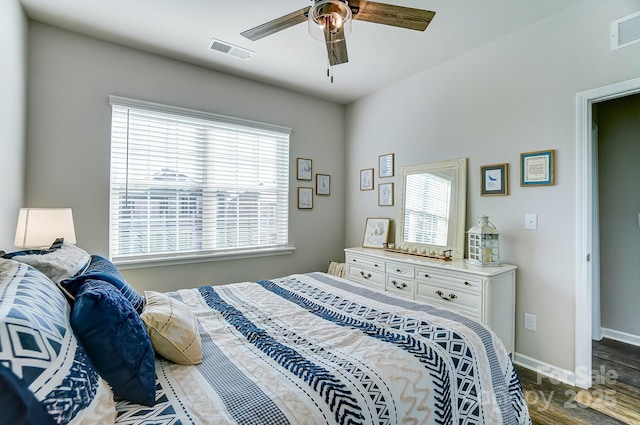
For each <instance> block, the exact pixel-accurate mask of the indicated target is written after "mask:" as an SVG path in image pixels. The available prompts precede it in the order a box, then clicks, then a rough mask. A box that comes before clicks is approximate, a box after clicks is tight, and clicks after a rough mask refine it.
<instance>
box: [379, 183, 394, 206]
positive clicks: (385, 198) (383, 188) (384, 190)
mask: <svg viewBox="0 0 640 425" xmlns="http://www.w3.org/2000/svg"><path fill="white" fill-rule="evenodd" d="M378 205H379V206H381V207H390V206H393V183H379V184H378Z"/></svg>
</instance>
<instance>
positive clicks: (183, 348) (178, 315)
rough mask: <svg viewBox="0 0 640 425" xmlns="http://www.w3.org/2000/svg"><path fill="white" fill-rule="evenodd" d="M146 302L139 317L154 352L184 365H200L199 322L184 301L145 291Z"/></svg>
mask: <svg viewBox="0 0 640 425" xmlns="http://www.w3.org/2000/svg"><path fill="white" fill-rule="evenodd" d="M144 297H145V298H146V300H147V302H146V305H145V308H144V311H143V312H142V314H141V315H140V318H142V321H143V322H144V324H145V326H146V327H147V330H148V331H149V337H150V338H151V343H152V344H153V349H154V350H155V352H156V353H158V354H160V355H161V356H162V357H164V358H165V359H167V360H171V361H172V362H174V363H178V364H184V365H195V364H199V363H202V342H201V340H200V334H199V333H198V319H197V318H196V315H195V313H194V312H193V311H191V310H190V309H189V307H187V306H186V305H185V304H184V303H183V302H181V301H179V300H177V299H175V298H171V297H170V296H168V295H166V294H163V293H160V292H155V291H145V293H144Z"/></svg>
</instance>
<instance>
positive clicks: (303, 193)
mask: <svg viewBox="0 0 640 425" xmlns="http://www.w3.org/2000/svg"><path fill="white" fill-rule="evenodd" d="M298 208H299V209H301V210H310V209H311V208H313V188H312V187H299V188H298Z"/></svg>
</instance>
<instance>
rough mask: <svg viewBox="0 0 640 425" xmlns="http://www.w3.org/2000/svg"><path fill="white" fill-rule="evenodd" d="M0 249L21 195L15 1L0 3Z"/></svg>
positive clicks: (19, 19) (9, 235)
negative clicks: (0, 178)
mask: <svg viewBox="0 0 640 425" xmlns="http://www.w3.org/2000/svg"><path fill="white" fill-rule="evenodd" d="M0 57H1V58H2V59H1V60H0V63H1V64H0V152H2V154H1V155H0V170H2V180H3V181H2V184H0V249H4V250H7V251H8V250H9V249H10V248H11V247H12V246H13V239H14V236H15V230H16V221H17V220H18V209H19V208H20V207H21V206H22V201H23V193H24V190H23V188H24V182H23V180H24V142H25V131H26V127H25V125H26V124H25V120H26V119H25V116H26V89H27V80H26V74H27V20H26V18H25V16H24V14H23V13H22V7H21V6H20V4H19V3H18V0H3V1H1V2H0Z"/></svg>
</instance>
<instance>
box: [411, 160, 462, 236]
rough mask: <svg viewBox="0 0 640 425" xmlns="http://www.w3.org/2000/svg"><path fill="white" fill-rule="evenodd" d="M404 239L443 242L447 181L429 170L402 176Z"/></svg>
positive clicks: (446, 226)
mask: <svg viewBox="0 0 640 425" xmlns="http://www.w3.org/2000/svg"><path fill="white" fill-rule="evenodd" d="M405 193H407V194H408V196H407V199H406V200H405V213H404V222H405V226H404V240H405V241H415V242H416V243H423V244H428V245H447V235H448V232H449V205H450V200H451V180H450V179H448V178H443V177H440V176H437V175H436V174H433V173H425V174H410V175H408V176H407V177H406V190H405Z"/></svg>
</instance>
